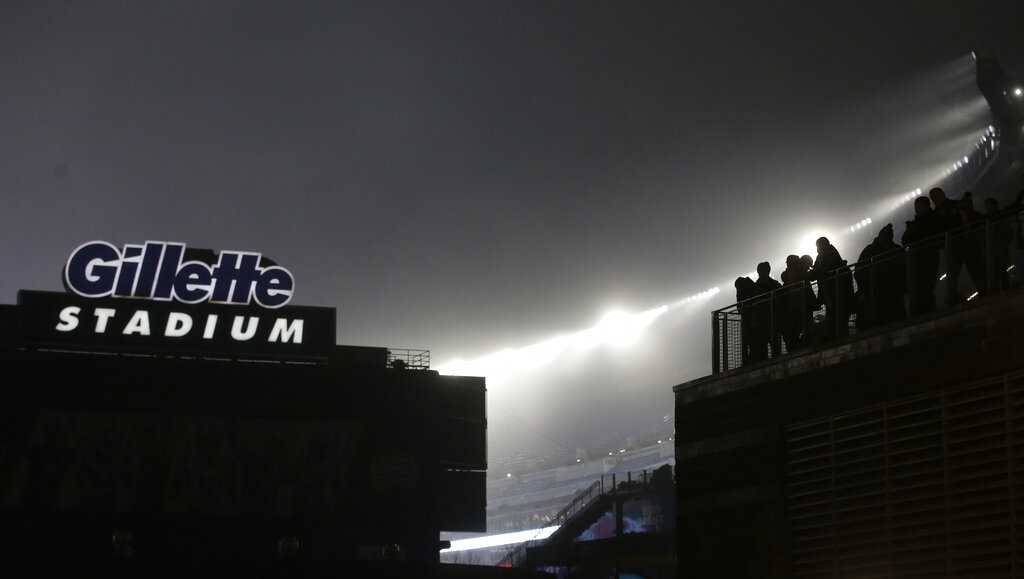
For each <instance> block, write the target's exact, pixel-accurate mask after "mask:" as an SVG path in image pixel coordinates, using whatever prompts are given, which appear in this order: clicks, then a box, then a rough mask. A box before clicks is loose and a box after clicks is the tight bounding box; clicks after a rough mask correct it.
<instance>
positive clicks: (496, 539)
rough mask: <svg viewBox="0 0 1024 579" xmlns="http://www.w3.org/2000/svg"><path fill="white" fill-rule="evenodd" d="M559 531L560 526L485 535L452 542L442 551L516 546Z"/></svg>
mask: <svg viewBox="0 0 1024 579" xmlns="http://www.w3.org/2000/svg"><path fill="white" fill-rule="evenodd" d="M557 530H558V525H555V526H553V527H544V528H542V529H530V530H528V531H516V532H514V533H502V534H500V535H485V536H483V537H473V538H471V539H459V540H457V541H452V546H451V547H449V548H447V549H441V552H442V553H455V552H457V551H469V550H471V549H487V548H490V547H500V546H502V545H515V544H517V543H525V542H526V541H541V540H543V539H547V538H548V537H550V536H551V534H552V533H554V532H555V531H557Z"/></svg>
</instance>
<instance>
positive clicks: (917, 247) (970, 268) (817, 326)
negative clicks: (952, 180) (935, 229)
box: [711, 201, 1024, 374]
mask: <svg viewBox="0 0 1024 579" xmlns="http://www.w3.org/2000/svg"><path fill="white" fill-rule="evenodd" d="M951 202H954V201H951ZM1022 213H1024V211H1022V208H1021V207H1020V205H1019V203H1015V204H1014V206H1012V207H1011V208H1009V209H1007V210H1004V211H1001V212H999V213H998V214H996V215H994V216H988V217H986V216H982V217H979V218H978V219H977V220H975V221H973V222H971V223H968V224H964V225H961V226H958V227H956V228H952V229H949V230H946V231H942V232H939V233H936V234H934V235H930V236H928V237H926V238H924V239H921V240H918V241H915V242H913V243H909V244H907V245H905V246H901V247H899V248H893V249H891V250H888V251H885V252H884V253H881V254H879V255H876V256H873V257H872V258H870V259H868V260H865V261H861V262H856V263H853V264H844V265H842V266H840V267H837V268H834V269H831V270H829V271H828V272H827V275H825V276H823V277H821V278H820V279H813V280H808V279H806V278H805V279H803V280H799V281H797V282H790V283H788V284H786V285H783V286H781V287H780V288H778V289H774V290H771V291H768V292H765V293H762V294H759V295H755V296H752V297H750V298H747V299H744V300H741V301H738V302H736V303H734V304H732V305H730V306H726V307H724V308H719V309H716V310H714V311H713V312H712V340H713V342H712V349H711V350H712V373H713V374H720V373H722V372H726V371H729V370H732V369H735V368H737V367H739V366H742V365H744V364H747V363H749V362H757V361H761V360H765V359H771V358H777V357H779V356H782V355H786V354H789V353H790V352H791V351H794V350H797V349H802V348H805V347H807V346H811V345H816V344H821V343H823V342H825V341H827V340H828V339H829V338H836V337H843V336H846V335H849V334H850V333H856V332H857V331H861V330H864V329H867V328H869V327H874V326H879V325H884V324H887V323H890V322H895V321H901V320H904V319H907V318H913V317H915V316H918V315H921V314H924V313H928V312H930V311H934V310H936V309H940V308H944V307H950V306H953V305H956V304H958V303H960V302H961V298H960V296H959V294H958V293H957V287H956V284H957V282H958V281H959V279H960V272H961V270H962V269H964V268H965V267H966V269H967V272H966V273H967V275H968V277H969V278H970V280H971V282H972V284H973V286H974V290H975V291H974V293H973V294H972V295H971V296H970V297H969V298H968V300H971V299H974V298H976V297H980V296H984V295H987V294H991V293H995V292H999V291H1003V290H1006V289H1008V288H1009V287H1010V286H1011V283H1010V282H1011V279H1010V275H1009V274H1010V272H1011V271H1012V270H1013V269H1014V265H1013V264H1011V263H1010V253H1011V252H1010V247H1011V246H1013V245H1017V246H1020V245H1021V230H1022V227H1021V222H1020V218H1021V214H1022ZM940 272H941V273H942V275H939V273H940ZM941 282H945V285H944V287H943V289H942V290H941V291H938V292H937V291H936V290H938V289H939V286H938V284H940V283H941ZM937 293H938V294H939V295H938V296H936V294H937ZM822 311H824V315H822ZM822 318H824V320H822ZM822 338H824V339H822Z"/></svg>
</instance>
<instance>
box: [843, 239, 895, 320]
mask: <svg viewBox="0 0 1024 579" xmlns="http://www.w3.org/2000/svg"><path fill="white" fill-rule="evenodd" d="M857 263H858V267H857V271H856V272H855V273H854V277H855V278H856V280H857V305H858V311H857V328H858V329H863V328H868V327H871V326H873V325H876V324H886V323H889V322H892V321H895V320H901V319H903V318H904V317H905V316H906V309H905V307H904V304H903V295H904V294H905V293H906V283H907V272H906V263H905V260H904V255H903V248H902V247H900V246H899V245H897V244H896V243H895V242H894V241H893V229H892V224H891V223H890V224H888V225H886V226H885V227H883V228H882V229H881V230H880V231H879V232H878V236H876V237H875V239H874V240H873V241H872V242H871V243H870V244H868V246H867V247H865V248H864V251H862V252H861V253H860V257H859V259H858V260H857Z"/></svg>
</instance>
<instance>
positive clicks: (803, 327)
mask: <svg viewBox="0 0 1024 579" xmlns="http://www.w3.org/2000/svg"><path fill="white" fill-rule="evenodd" d="M810 288H811V282H809V281H807V280H802V281H801V282H800V345H802V346H805V345H807V341H808V337H809V332H810V331H811V328H810V326H809V325H808V323H807V322H808V320H807V318H809V317H810V315H808V314H809V312H808V311H807V290H808V289H810ZM810 291H812V292H813V291H814V290H813V289H810Z"/></svg>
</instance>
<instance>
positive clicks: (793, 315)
mask: <svg viewBox="0 0 1024 579" xmlns="http://www.w3.org/2000/svg"><path fill="white" fill-rule="evenodd" d="M779 278H780V279H781V280H782V286H783V291H782V300H781V301H782V306H781V312H780V318H781V319H780V320H779V331H780V332H781V333H782V340H783V342H784V343H785V344H786V351H787V352H792V351H793V350H795V349H796V348H798V347H799V346H800V343H801V341H802V340H803V334H804V332H805V331H806V329H807V326H808V323H809V321H810V316H811V312H812V311H813V308H812V307H809V306H812V304H813V302H814V294H813V293H811V296H810V298H811V299H810V301H808V300H807V292H809V291H810V286H809V284H808V283H807V268H806V267H804V264H803V263H802V262H801V261H800V256H798V255H790V256H787V257H786V269H785V270H783V272H782V274H781V275H780V276H779Z"/></svg>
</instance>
